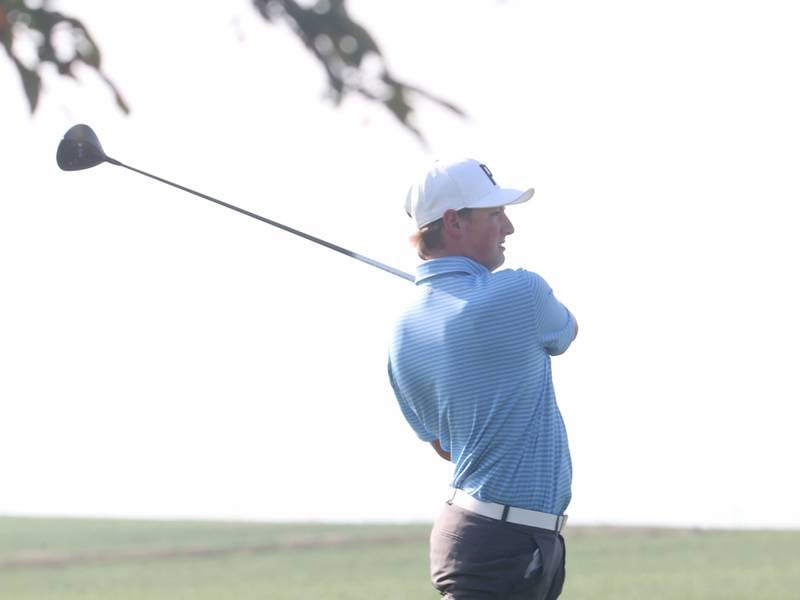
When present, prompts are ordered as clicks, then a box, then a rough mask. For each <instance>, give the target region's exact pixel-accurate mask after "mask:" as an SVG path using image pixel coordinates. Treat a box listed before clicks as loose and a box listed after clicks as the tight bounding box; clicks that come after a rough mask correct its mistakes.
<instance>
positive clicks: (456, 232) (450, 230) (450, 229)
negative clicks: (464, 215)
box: [442, 208, 461, 237]
mask: <svg viewBox="0 0 800 600" xmlns="http://www.w3.org/2000/svg"><path fill="white" fill-rule="evenodd" d="M442 229H443V231H444V233H445V234H446V235H447V234H449V235H451V236H456V237H459V236H460V235H461V220H460V218H459V216H458V213H457V212H456V211H455V210H453V209H452V208H451V209H450V210H447V211H445V213H444V214H443V215H442Z"/></svg>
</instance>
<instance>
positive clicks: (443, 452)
mask: <svg viewBox="0 0 800 600" xmlns="http://www.w3.org/2000/svg"><path fill="white" fill-rule="evenodd" d="M431 446H433V449H434V450H436V454H438V455H439V456H441V457H442V458H443V459H445V460H446V461H447V462H450V453H449V452H448V451H447V450H444V449H443V448H442V445H441V444H440V443H439V440H433V441H432V442H431Z"/></svg>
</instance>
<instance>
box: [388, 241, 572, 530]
mask: <svg viewBox="0 0 800 600" xmlns="http://www.w3.org/2000/svg"><path fill="white" fill-rule="evenodd" d="M416 283H417V296H416V299H415V300H414V301H413V302H412V304H411V306H410V307H409V308H408V309H407V310H406V311H405V312H404V313H403V314H402V315H401V317H400V318H399V320H398V322H397V324H396V326H395V329H394V334H393V338H392V343H391V347H390V350H389V378H390V381H391V384H392V388H393V389H394V392H395V395H396V397H397V400H398V402H399V404H400V408H401V410H402V412H403V415H404V416H405V418H406V420H407V421H408V423H409V425H411V427H412V428H413V429H414V431H415V432H416V434H417V435H418V436H419V437H420V438H421V439H422V440H423V441H426V442H431V441H433V440H439V442H440V444H441V446H442V448H443V449H445V450H447V451H449V452H450V455H451V460H452V462H453V463H455V473H454V475H453V480H452V482H451V485H452V486H453V487H457V488H460V489H462V490H464V491H465V492H467V493H468V494H471V495H472V496H474V497H475V498H478V499H480V500H484V501H487V502H499V503H501V504H508V505H511V506H517V507H520V508H528V509H532V510H538V511H542V512H548V513H555V514H560V513H563V512H564V510H565V509H566V507H567V505H568V504H569V501H570V497H571V482H572V463H571V461H570V455H569V447H568V443H567V433H566V430H565V428H564V422H563V420H562V418H561V413H560V411H559V409H558V406H557V405H556V397H555V393H554V391H553V380H552V374H551V369H550V356H551V355H556V354H561V353H562V352H564V351H565V350H566V349H567V347H568V346H569V344H570V343H571V342H572V340H573V338H574V337H575V332H576V326H575V321H574V319H573V317H572V315H571V314H570V313H569V311H568V310H567V309H566V308H565V307H564V306H563V305H562V304H561V303H560V302H559V301H558V300H556V298H555V297H554V295H553V292H552V290H551V289H550V286H549V285H548V284H547V282H546V281H545V280H544V279H542V278H541V277H540V276H539V275H537V274H536V273H532V272H530V271H525V270H522V269H519V270H511V269H505V270H502V271H498V272H495V273H492V272H490V271H489V270H488V269H487V268H486V267H484V266H483V265H481V264H479V263H477V262H475V261H473V260H471V259H469V258H465V257H460V256H449V257H444V258H437V259H433V260H428V261H425V262H424V263H422V264H421V265H420V266H419V267H418V269H417V278H416Z"/></svg>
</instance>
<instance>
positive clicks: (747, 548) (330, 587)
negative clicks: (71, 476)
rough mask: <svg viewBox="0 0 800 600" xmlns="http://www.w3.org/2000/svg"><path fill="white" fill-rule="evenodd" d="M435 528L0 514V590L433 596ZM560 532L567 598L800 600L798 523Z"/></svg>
mask: <svg viewBox="0 0 800 600" xmlns="http://www.w3.org/2000/svg"><path fill="white" fill-rule="evenodd" d="M428 530H429V526H428V525H321V524H250V523H247V524H245V523H203V522H159V521H113V520H95V519H27V518H0V600H12V599H13V600H51V599H52V600H55V599H58V600H95V599H96V600H100V599H104V600H105V599H113V600H134V599H135V600H166V599H170V600H181V599H186V600H189V599H192V600H211V599H226V600H227V599H236V600H250V599H252V600H255V599H259V600H263V599H278V600H284V599H285V600H294V599H298V600H299V599H301V598H303V599H307V598H325V599H334V600H337V599H341V600H345V599H347V600H361V599H364V600H367V599H369V600H375V599H383V598H385V599H389V600H392V599H397V600H401V599H402V600H405V599H412V598H413V599H421V600H424V599H426V598H428V599H431V600H434V599H436V598H438V594H437V593H436V592H435V591H434V590H433V589H432V587H431V586H430V583H429V581H428V564H427V536H428ZM566 537H567V552H568V559H567V561H568V566H567V568H568V574H567V584H566V587H565V591H564V594H563V595H562V598H563V599H564V600H583V599H590V598H591V599H593V600H595V599H600V600H602V599H612V598H613V599H614V600H626V599H630V600H642V599H646V600H666V599H675V600H692V599H703V600H707V599H711V600H713V599H723V598H724V599H726V600H732V599H738V598H742V599H744V598H747V599H750V598H757V599H758V600H773V599H774V600H787V599H793V598H800V591H798V590H800V531H789V532H770V531H736V532H733V531H731V532H724V531H684V530H641V529H625V528H615V529H602V528H594V529H590V528H580V527H572V528H570V529H569V530H568V533H567V536H566Z"/></svg>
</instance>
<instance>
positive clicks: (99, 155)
mask: <svg viewBox="0 0 800 600" xmlns="http://www.w3.org/2000/svg"><path fill="white" fill-rule="evenodd" d="M56 162H57V163H58V166H59V167H60V168H61V169H62V170H63V171H81V170H83V169H90V168H92V167H96V166H97V165H99V164H100V163H103V162H107V163H110V164H112V165H117V166H118V167H125V168H126V169H129V170H131V171H134V172H136V173H139V174H141V175H145V176H147V177H150V178H151V179H155V180H156V181H160V182H162V183H166V184H168V185H171V186H172V187H176V188H178V189H179V190H183V191H184V192H189V193H190V194H194V195H195V196H199V197H200V198H203V199H205V200H210V201H211V202H216V203H217V204H219V205H221V206H224V207H225V208H230V209H231V210H235V211H236V212H240V213H242V214H243V215H247V216H248V217H252V218H254V219H258V220H259V221H263V222H264V223H266V224H267V225H272V226H273V227H277V228H278V229H283V230H284V231H287V232H289V233H293V234H294V235H298V236H300V237H301V238H305V239H307V240H308V241H310V242H314V243H315V244H319V245H321V246H325V247H326V248H330V249H331V250H335V251H336V252H339V253H341V254H344V255H345V256H349V257H350V258H355V259H356V260H360V261H361V262H363V263H366V264H368V265H372V266H373V267H377V268H379V269H382V270H384V271H386V272H387V273H391V274H392V275H396V276H397V277H402V278H403V279H407V280H408V281H414V276H413V275H411V274H410V273H406V272H404V271H400V270H399V269H395V268H394V267H390V266H389V265H385V264H383V263H381V262H378V261H377V260H373V259H371V258H368V257H366V256H362V255H361V254H357V253H356V252H353V251H351V250H347V249H346V248H342V247H341V246H337V245H336V244H332V243H331V242H326V241H325V240H323V239H320V238H318V237H315V236H313V235H309V234H308V233H303V232H302V231H300V230H298V229H294V228H293V227H289V226H287V225H283V224H282V223H278V222H277V221H273V220H272V219H267V218H266V217H262V216H261V215H257V214H256V213H254V212H250V211H249V210H245V209H243V208H239V207H238V206H234V205H233V204H228V203H227V202H223V201H222V200H218V199H216V198H212V197H211V196H207V195H206V194H202V193H200V192H197V191H195V190H193V189H190V188H187V187H184V186H182V185H179V184H177V183H174V182H172V181H169V180H167V179H163V178H161V177H158V176H157V175H153V174H151V173H147V172H145V171H141V170H139V169H136V168H134V167H131V166H128V165H126V164H124V163H122V162H120V161H118V160H116V159H114V158H111V157H110V156H108V155H107V154H106V153H105V152H104V151H103V147H102V146H101V145H100V140H99V139H98V137H97V135H96V134H95V132H94V131H92V128H91V127H89V126H88V125H83V124H81V125H75V126H73V127H71V128H70V129H69V130H68V131H67V133H65V134H64V138H63V139H62V140H61V142H59V144H58V150H57V151H56Z"/></svg>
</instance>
